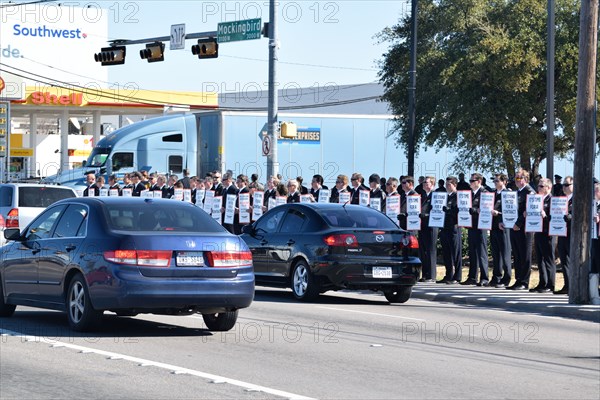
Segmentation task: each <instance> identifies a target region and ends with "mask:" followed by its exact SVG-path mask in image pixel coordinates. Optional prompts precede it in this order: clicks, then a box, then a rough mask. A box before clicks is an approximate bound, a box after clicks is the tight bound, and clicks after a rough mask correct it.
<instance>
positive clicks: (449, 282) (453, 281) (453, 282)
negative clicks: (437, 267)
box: [446, 279, 458, 285]
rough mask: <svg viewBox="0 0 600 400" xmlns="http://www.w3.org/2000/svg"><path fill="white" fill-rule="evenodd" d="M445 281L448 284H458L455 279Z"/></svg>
mask: <svg viewBox="0 0 600 400" xmlns="http://www.w3.org/2000/svg"><path fill="white" fill-rule="evenodd" d="M446 283H447V284H448V285H458V281H457V280H454V279H452V280H450V281H446Z"/></svg>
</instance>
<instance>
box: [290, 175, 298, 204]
mask: <svg viewBox="0 0 600 400" xmlns="http://www.w3.org/2000/svg"><path fill="white" fill-rule="evenodd" d="M298 186H299V184H298V181H297V180H295V179H290V180H289V181H288V182H287V190H288V196H287V202H288V203H300V191H299V190H298Z"/></svg>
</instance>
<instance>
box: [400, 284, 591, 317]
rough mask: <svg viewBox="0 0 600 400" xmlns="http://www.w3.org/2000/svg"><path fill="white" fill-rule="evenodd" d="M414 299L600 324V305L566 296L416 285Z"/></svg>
mask: <svg viewBox="0 0 600 400" xmlns="http://www.w3.org/2000/svg"><path fill="white" fill-rule="evenodd" d="M411 298H415V299H423V300H430V301H439V302H445V303H454V304H461V305H470V306H478V307H486V308H490V307H494V308H500V309H505V310H510V311H517V312H525V313H531V314H539V315H544V316H554V317H562V318H570V319H578V320H583V321H591V322H596V323H600V306H597V305H585V304H569V298H568V296H567V295H555V294H552V293H550V294H546V293H529V292H527V291H513V290H506V289H497V288H490V287H477V286H460V285H452V286H449V285H440V284H435V283H417V284H416V285H415V286H413V291H412V296H411Z"/></svg>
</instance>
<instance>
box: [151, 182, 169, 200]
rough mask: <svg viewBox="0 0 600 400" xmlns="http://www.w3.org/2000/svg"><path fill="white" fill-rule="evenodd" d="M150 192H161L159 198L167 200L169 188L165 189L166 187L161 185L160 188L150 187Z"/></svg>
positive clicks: (156, 186)
mask: <svg viewBox="0 0 600 400" xmlns="http://www.w3.org/2000/svg"><path fill="white" fill-rule="evenodd" d="M150 191H152V192H154V191H160V192H161V198H163V199H168V198H169V188H168V187H167V185H163V186H162V187H160V186H158V185H156V184H155V185H152V187H151V188H150Z"/></svg>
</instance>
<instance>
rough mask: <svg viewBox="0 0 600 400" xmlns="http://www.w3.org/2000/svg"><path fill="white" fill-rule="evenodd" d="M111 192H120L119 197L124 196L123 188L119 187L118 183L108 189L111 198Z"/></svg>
mask: <svg viewBox="0 0 600 400" xmlns="http://www.w3.org/2000/svg"><path fill="white" fill-rule="evenodd" d="M111 190H118V192H119V194H118V196H121V195H122V194H123V193H122V191H121V186H119V184H118V183H115V184H114V185H112V186H109V188H108V195H109V196H110V191H111Z"/></svg>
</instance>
